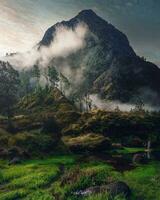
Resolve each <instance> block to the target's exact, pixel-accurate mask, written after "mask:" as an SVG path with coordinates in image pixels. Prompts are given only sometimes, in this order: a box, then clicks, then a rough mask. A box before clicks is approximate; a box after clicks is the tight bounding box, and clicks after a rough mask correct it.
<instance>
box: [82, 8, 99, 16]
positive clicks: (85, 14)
mask: <svg viewBox="0 0 160 200" xmlns="http://www.w3.org/2000/svg"><path fill="white" fill-rule="evenodd" d="M88 15H89V16H90V15H96V13H95V12H94V11H93V10H92V9H87V10H82V11H80V12H79V13H78V16H88Z"/></svg>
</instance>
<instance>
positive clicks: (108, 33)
mask: <svg viewBox="0 0 160 200" xmlns="http://www.w3.org/2000/svg"><path fill="white" fill-rule="evenodd" d="M78 24H83V25H84V24H85V26H86V27H87V35H86V36H85V46H84V47H83V48H82V49H80V50H78V51H77V52H74V53H72V54H71V55H68V56H65V57H61V56H59V57H57V58H54V59H53V60H52V64H53V65H55V66H56V67H57V68H58V69H59V70H61V71H62V72H64V75H66V77H67V73H66V71H67V69H68V70H69V71H70V72H71V75H70V76H68V77H67V78H68V79H69V80H70V82H71V84H72V93H78V94H80V93H85V92H86V91H87V92H89V93H97V94H98V95H99V96H100V97H101V98H103V99H109V100H116V101H117V100H118V101H120V102H125V103H128V102H130V103H136V102H137V99H138V100H139V99H141V100H142V101H143V102H144V103H146V104H150V105H154V106H155V105H159V102H160V101H159V100H160V88H159V85H160V69H159V68H158V67H157V66H156V65H154V64H153V63H150V62H147V61H145V59H143V58H140V57H139V56H137V55H136V53H135V52H134V50H133V49H132V47H131V46H130V44H129V41H128V39H127V36H125V35H124V34H123V33H122V32H120V31H119V30H118V29H116V28H115V27H114V26H113V25H112V24H110V23H108V22H106V21H105V20H103V19H102V18H101V17H99V16H97V15H96V14H95V13H94V12H93V11H92V10H83V11H81V12H80V13H79V14H78V15H77V16H75V17H74V18H72V19H71V20H69V21H62V22H60V23H57V24H55V25H53V26H52V27H50V28H49V29H48V30H47V31H46V33H45V34H44V37H43V38H42V40H41V41H40V43H39V44H38V49H41V48H42V47H44V46H49V45H50V44H51V43H52V42H54V36H55V35H56V31H57V29H58V28H59V27H67V28H68V29H72V30H74V29H75V27H77V26H78ZM65 73H66V74H65ZM79 76H80V77H81V78H79V79H80V80H79V79H78V77H79ZM75 77H76V78H75Z"/></svg>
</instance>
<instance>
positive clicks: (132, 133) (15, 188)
mask: <svg viewBox="0 0 160 200" xmlns="http://www.w3.org/2000/svg"><path fill="white" fill-rule="evenodd" d="M0 66H1V68H2V70H1V72H0V91H1V90H2V97H1V98H0V107H2V109H1V116H0V200H18V199H22V200H37V199H40V200H41V199H42V200H51V199H52V200H54V199H55V200H90V199H93V200H94V199H96V200H137V199H144V200H151V199H155V200H158V198H159V195H160V193H159V187H160V177H159V174H160V171H159V161H158V160H159V159H157V158H155V157H154V159H152V158H151V159H150V160H149V159H148V160H147V161H146V159H147V157H150V151H151V149H150V148H148V149H147V152H145V150H146V148H147V143H148V141H149V142H151V148H152V150H153V151H154V149H158V148H160V134H159V130H160V124H159V121H160V112H147V111H144V110H143V104H142V103H141V101H140V102H138V103H137V105H136V109H134V110H131V111H130V112H122V111H120V110H119V109H116V110H114V111H104V110H98V109H93V107H92V102H91V100H90V98H89V95H88V93H87V92H86V94H79V96H75V98H78V100H77V102H74V103H75V104H73V102H72V101H70V100H68V99H67V98H66V97H65V96H64V93H65V91H63V90H64V88H65V87H66V86H68V87H69V81H68V80H67V79H66V78H65V77H64V76H63V75H62V74H60V75H59V74H58V73H57V71H56V69H55V68H53V67H49V68H48V69H47V72H46V71H45V72H43V73H42V72H41V69H40V66H38V64H36V65H35V66H34V67H33V69H31V70H30V71H28V72H26V71H22V72H21V73H20V76H19V73H18V72H17V71H15V70H14V69H13V68H12V66H10V64H9V63H3V62H1V63H0ZM30 76H31V77H32V78H33V79H34V81H35V82H34V83H33V84H32V82H31V81H30V80H31V79H30ZM42 76H45V79H46V85H44V86H42V85H41V83H40V80H41V77H42ZM4 78H6V82H5V83H3V80H4ZM19 79H20V81H19ZM59 81H62V82H63V83H64V82H65V84H66V85H64V84H62V83H59ZM19 84H20V85H21V87H20V89H19ZM58 84H60V89H61V91H60V89H59V88H58ZM7 88H8V91H9V93H7V94H5V92H4V91H5V90H6V89H7ZM8 95H9V96H8ZM17 97H18V98H17ZM77 103H78V106H77ZM83 103H84V105H82V104H83ZM79 106H80V107H81V108H82V109H79V108H80V107H79ZM83 108H85V110H84V109H83ZM6 109H7V110H6ZM82 110H83V112H81V111H82ZM13 111H14V112H13ZM8 119H10V121H12V127H10V129H9V128H8ZM13 130H14V131H13ZM146 154H147V155H146ZM158 155H159V154H158ZM144 160H145V161H146V162H143V161H144ZM133 161H134V162H133ZM116 187H118V189H116V192H115V190H114V188H116ZM108 188H110V189H108ZM119 188H120V190H119ZM111 190H113V191H111ZM123 190H125V191H126V190H128V191H129V192H128V193H127V195H126V193H125V192H124V191H123ZM88 191H89V193H88ZM117 191H118V192H117ZM130 191H131V193H130Z"/></svg>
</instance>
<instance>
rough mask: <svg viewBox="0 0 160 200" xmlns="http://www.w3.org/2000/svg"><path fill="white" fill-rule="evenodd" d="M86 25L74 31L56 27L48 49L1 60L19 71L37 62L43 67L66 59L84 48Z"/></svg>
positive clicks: (43, 48)
mask: <svg viewBox="0 0 160 200" xmlns="http://www.w3.org/2000/svg"><path fill="white" fill-rule="evenodd" d="M86 33H87V27H86V25H84V24H82V23H80V24H78V25H77V26H76V27H75V28H74V29H71V28H70V29H69V28H67V27H65V26H60V27H57V29H56V32H55V33H54V37H53V38H54V39H53V42H52V43H51V44H50V46H49V47H45V46H42V47H41V48H40V49H39V50H37V47H35V48H33V49H32V50H31V51H28V52H26V53H17V54H13V55H12V56H6V57H4V58H2V60H4V61H8V62H10V63H11V64H12V65H13V66H14V67H15V68H17V69H19V70H21V69H24V68H29V67H32V66H33V65H34V64H35V63H36V62H37V61H39V64H40V65H41V66H42V67H45V66H46V65H47V64H48V63H49V62H50V61H51V60H52V59H54V58H57V57H67V56H68V55H70V54H72V53H74V52H76V51H78V50H80V49H81V48H83V47H84V46H85V36H86Z"/></svg>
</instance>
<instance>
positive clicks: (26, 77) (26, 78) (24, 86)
mask: <svg viewBox="0 0 160 200" xmlns="http://www.w3.org/2000/svg"><path fill="white" fill-rule="evenodd" d="M20 80H21V88H20V90H21V92H20V96H22V97H23V96H26V98H27V101H28V97H29V93H30V92H31V91H32V87H31V83H30V72H29V71H25V70H22V72H21V73H20Z"/></svg>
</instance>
